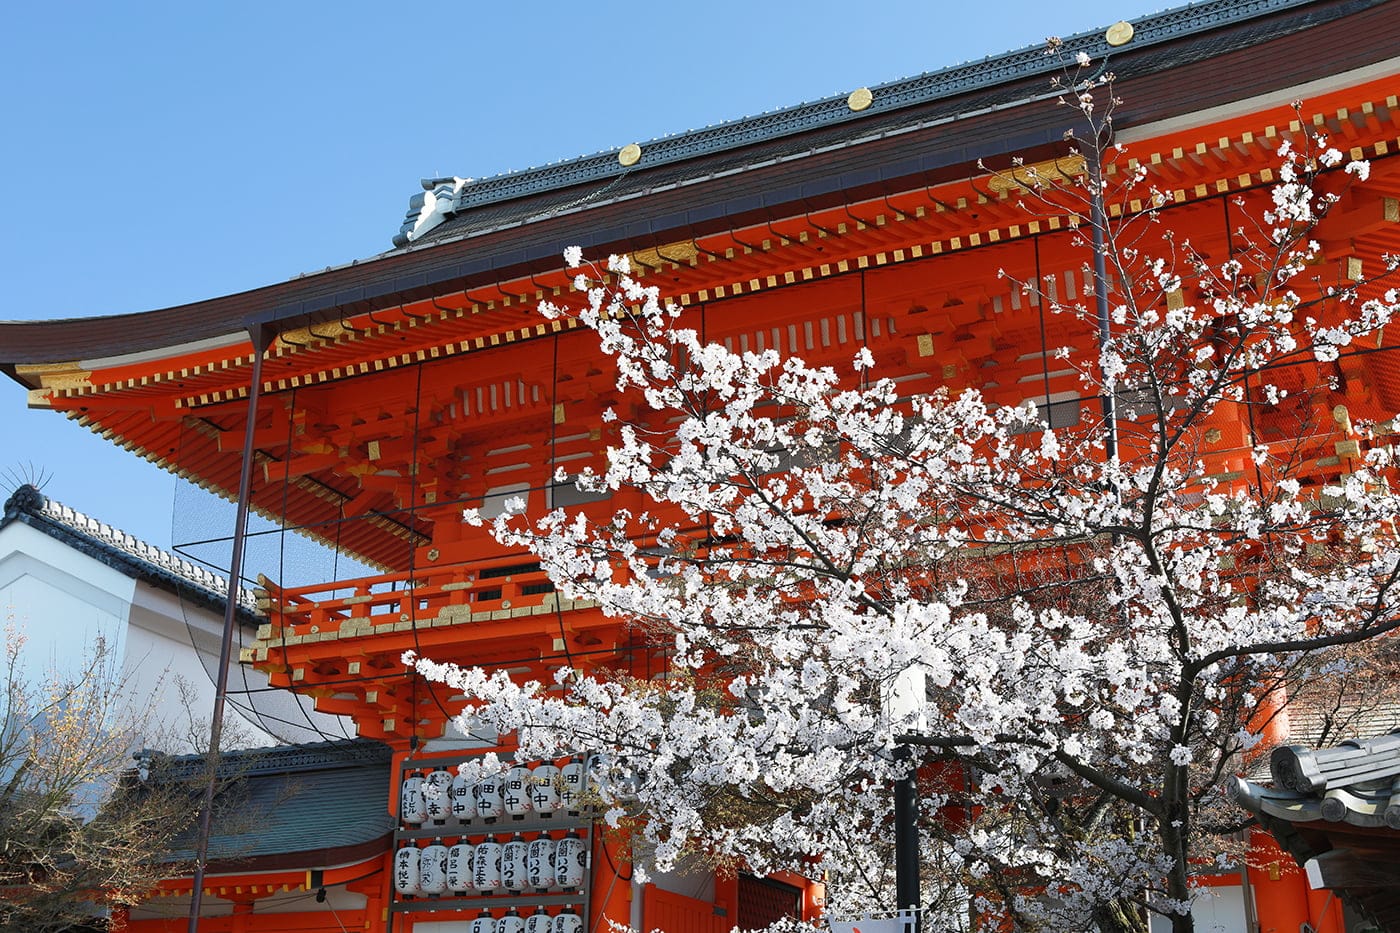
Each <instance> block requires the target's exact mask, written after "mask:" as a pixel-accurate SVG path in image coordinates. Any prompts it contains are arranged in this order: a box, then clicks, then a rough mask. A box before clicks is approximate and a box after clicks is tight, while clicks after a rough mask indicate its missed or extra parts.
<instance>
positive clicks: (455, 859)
mask: <svg viewBox="0 0 1400 933" xmlns="http://www.w3.org/2000/svg"><path fill="white" fill-rule="evenodd" d="M475 851H476V846H474V845H472V844H471V843H470V842H467V841H466V840H465V839H464V840H462V841H461V842H459V843H457V844H456V845H454V846H448V847H447V890H449V891H451V892H452V893H453V894H466V893H467V892H468V891H470V890H472V888H473V885H472V868H473V866H472V855H473V854H474V853H475Z"/></svg>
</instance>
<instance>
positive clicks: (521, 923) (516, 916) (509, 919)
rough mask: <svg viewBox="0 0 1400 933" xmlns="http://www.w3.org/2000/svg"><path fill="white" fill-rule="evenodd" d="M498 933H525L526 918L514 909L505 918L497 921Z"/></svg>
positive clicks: (508, 911) (507, 912)
mask: <svg viewBox="0 0 1400 933" xmlns="http://www.w3.org/2000/svg"><path fill="white" fill-rule="evenodd" d="M496 933H525V918H524V917H522V916H520V911H518V910H516V909H515V908H514V907H512V908H511V909H510V910H507V911H506V914H505V916H504V917H502V918H501V919H500V920H498V921H496Z"/></svg>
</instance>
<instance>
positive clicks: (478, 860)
mask: <svg viewBox="0 0 1400 933" xmlns="http://www.w3.org/2000/svg"><path fill="white" fill-rule="evenodd" d="M500 886H501V844H500V843H499V842H497V841H496V837H495V836H487V837H486V841H485V842H479V843H477V846H476V851H475V852H473V853H472V887H474V888H476V889H477V890H478V891H481V892H483V893H489V892H491V891H495V890H496V889H497V888H499V887H500Z"/></svg>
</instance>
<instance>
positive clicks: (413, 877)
mask: <svg viewBox="0 0 1400 933" xmlns="http://www.w3.org/2000/svg"><path fill="white" fill-rule="evenodd" d="M418 862H419V852H418V847H417V846H415V845H413V843H411V842H405V843H404V844H403V847H402V848H400V849H399V850H398V851H397V852H395V853H394V890H395V891H398V892H399V893H400V894H404V895H413V894H417V893H419V889H418Z"/></svg>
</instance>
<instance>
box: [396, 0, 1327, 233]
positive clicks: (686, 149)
mask: <svg viewBox="0 0 1400 933" xmlns="http://www.w3.org/2000/svg"><path fill="white" fill-rule="evenodd" d="M1310 2H1312V0H1209V2H1206V3H1197V4H1190V5H1188V6H1184V7H1178V8H1176V9H1171V10H1166V11H1163V12H1161V13H1156V14H1153V15H1151V16H1148V17H1146V18H1144V19H1143V20H1141V21H1140V22H1137V23H1134V24H1133V29H1134V32H1133V38H1132V42H1131V48H1132V49H1134V50H1136V49H1141V48H1145V47H1147V46H1151V45H1156V44H1158V43H1162V42H1169V41H1171V40H1174V39H1179V38H1181V37H1183V36H1190V35H1194V34H1197V33H1201V32H1205V31H1208V30H1211V29H1216V28H1219V27H1223V26H1230V25H1234V24H1236V23H1241V22H1245V21H1247V20H1250V19H1254V18H1256V17H1260V16H1265V15H1267V14H1270V13H1275V12H1278V11H1280V10H1289V9H1293V8H1295V7H1302V6H1306V5H1307V4H1308V3H1310ZM1063 41H1064V44H1063V46H1062V49H1063V54H1064V55H1066V56H1067V57H1068V58H1069V59H1070V60H1073V58H1074V57H1075V56H1076V55H1077V54H1078V53H1080V52H1083V53H1085V54H1087V55H1088V56H1089V57H1090V58H1092V59H1095V60H1101V59H1103V58H1105V57H1106V56H1107V55H1108V54H1109V53H1110V52H1111V51H1112V47H1110V46H1109V44H1108V42H1107V40H1106V38H1105V36H1104V33H1103V31H1101V30H1093V31H1088V32H1082V33H1078V34H1076V35H1074V36H1070V37H1069V38H1067V39H1064V40H1063ZM1061 68H1062V63H1061V60H1060V59H1059V58H1058V57H1057V56H1049V55H1046V54H1045V47H1044V45H1035V46H1029V47H1027V48H1023V49H1018V50H1015V51H1012V52H1007V53H1005V54H1002V55H997V56H990V57H988V58H984V59H982V60H981V61H974V62H965V63H963V64H960V65H954V66H952V67H949V68H944V69H941V70H938V71H931V72H925V73H924V74H921V75H916V76H914V77H912V78H904V79H901V80H898V81H893V82H889V83H887V84H881V85H877V86H875V87H873V88H872V89H871V92H872V94H873V98H874V99H873V102H872V103H871V104H870V106H869V107H868V108H866V109H865V110H863V111H860V112H854V111H852V110H851V109H850V107H849V106H848V105H847V98H846V97H844V96H841V95H834V96H831V97H827V98H824V99H822V100H818V101H813V102H811V103H804V104H799V105H798V106H796V107H788V108H784V109H781V110H773V111H769V112H767V113H762V114H759V115H758V116H754V117H747V118H744V119H740V120H732V121H728V122H725V123H719V124H716V125H714V126H709V127H705V128H703V129H699V130H692V131H690V132H687V133H678V134H676V135H672V136H663V137H661V138H659V139H653V140H650V141H648V142H646V143H643V144H642V145H641V149H642V157H641V160H640V162H638V163H637V165H636V168H637V169H638V170H640V169H647V168H653V167H656V166H659V165H665V164H668V163H673V162H680V161H685V160H688V159H693V158H697V157H700V156H706V155H713V154H715V153H720V152H724V151H727V150H730V149H738V148H742V147H744V146H749V145H754V144H757V143H763V142H769V141H771V140H774V139H778V138H780V137H783V136H788V135H792V134H796V133H805V132H809V131H811V130H815V129H820V128H823V127H828V126H834V125H837V124H840V123H844V122H848V121H854V120H861V119H868V118H869V117H871V116H874V115H877V114H881V113H887V112H889V111H893V110H899V109H903V108H905V107H911V106H916V105H920V104H927V103H931V102H933V101H937V100H940V99H943V98H947V97H953V96H956V95H958V94H964V93H967V92H969V91H975V90H980V89H984V88H987V87H992V86H995V85H998V84H1004V83H1009V82H1012V81H1018V80H1021V79H1024V78H1028V77H1034V76H1036V75H1044V74H1050V73H1052V72H1055V71H1058V70H1060V69H1061ZM620 151H621V150H620V149H611V150H606V151H603V152H599V153H595V154H593V155H588V156H580V157H578V158H575V159H568V160H565V161H561V162H555V163H552V164H549V165H544V166H541V167H538V168H530V169H525V170H522V171H518V172H508V173H506V174H503V175H493V176H490V177H487V178H483V179H478V180H474V181H472V182H470V183H469V184H466V185H464V186H462V189H461V191H460V192H459V193H458V194H456V195H455V197H454V198H453V205H452V208H451V210H450V211H449V213H450V214H456V213H460V212H462V211H466V210H470V209H472V208H475V207H480V206H482V205H486V204H493V203H496V202H499V201H508V200H513V199H515V198H519V197H526V196H529V195H534V194H540V193H542V192H547V191H553V190H557V189H561V188H570V187H573V186H575V185H580V184H586V183H589V182H597V181H603V180H607V179H610V178H615V177H619V176H622V175H625V174H627V173H629V172H630V171H632V167H628V166H623V165H622V164H621V163H620V162H619V161H618V153H619V152H620ZM442 181H444V179H424V180H423V182H422V186H423V188H424V189H426V190H429V191H431V190H433V189H434V188H435V187H436V186H437V185H438V184H439V183H440V182H442ZM421 197H422V196H421V195H415V197H414V198H413V199H410V208H409V210H408V213H407V216H406V217H405V219H404V223H403V225H402V226H401V227H400V229H399V233H398V235H397V236H395V237H394V245H395V246H397V247H403V246H406V245H407V244H408V242H409V241H408V233H409V232H410V231H411V230H412V229H413V227H414V224H415V222H416V221H417V218H418V212H419V207H421V203H420V202H418V199H419V198H421Z"/></svg>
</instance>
